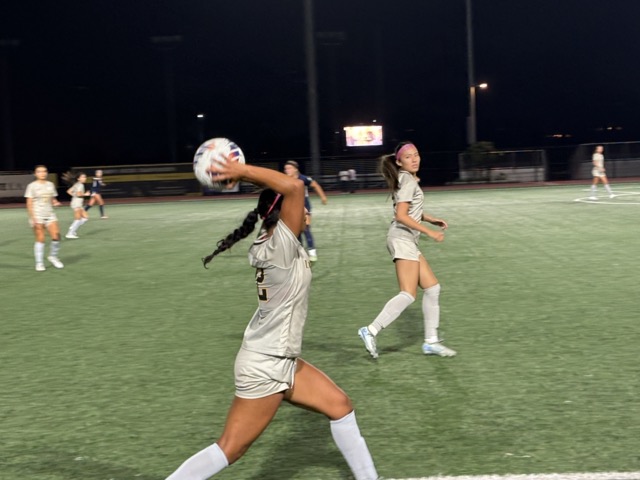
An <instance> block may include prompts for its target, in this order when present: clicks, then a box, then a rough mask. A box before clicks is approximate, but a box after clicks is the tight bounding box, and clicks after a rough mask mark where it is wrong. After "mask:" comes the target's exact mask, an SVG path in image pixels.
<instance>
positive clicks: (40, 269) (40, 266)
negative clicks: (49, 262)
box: [36, 263, 46, 272]
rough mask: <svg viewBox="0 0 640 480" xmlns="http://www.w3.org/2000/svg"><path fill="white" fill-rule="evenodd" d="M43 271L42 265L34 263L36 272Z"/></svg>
mask: <svg viewBox="0 0 640 480" xmlns="http://www.w3.org/2000/svg"><path fill="white" fill-rule="evenodd" d="M45 270H46V268H45V267H44V263H36V272H44V271H45Z"/></svg>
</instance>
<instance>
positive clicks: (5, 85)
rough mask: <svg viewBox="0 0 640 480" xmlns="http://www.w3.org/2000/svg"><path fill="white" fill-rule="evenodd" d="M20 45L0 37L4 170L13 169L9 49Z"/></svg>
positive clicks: (0, 114)
mask: <svg viewBox="0 0 640 480" xmlns="http://www.w3.org/2000/svg"><path fill="white" fill-rule="evenodd" d="M19 45H20V40H18V39H16V38H2V39H0V128H1V131H0V143H2V157H3V158H4V161H3V162H1V165H0V166H2V167H3V168H4V169H5V170H14V169H15V166H16V163H15V158H14V155H13V129H12V126H11V79H10V74H9V63H10V61H9V53H10V52H9V51H10V49H13V48H16V47H18V46H19Z"/></svg>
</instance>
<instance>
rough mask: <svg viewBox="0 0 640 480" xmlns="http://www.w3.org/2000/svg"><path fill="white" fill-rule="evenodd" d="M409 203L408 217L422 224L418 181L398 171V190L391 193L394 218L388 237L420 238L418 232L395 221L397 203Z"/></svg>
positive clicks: (420, 191) (409, 174)
mask: <svg viewBox="0 0 640 480" xmlns="http://www.w3.org/2000/svg"><path fill="white" fill-rule="evenodd" d="M401 202H408V203H409V212H408V213H409V216H410V217H411V218H413V219H414V220H415V221H416V222H418V223H420V222H422V214H423V208H424V192H423V191H422V189H421V188H420V185H419V184H418V180H417V179H416V177H415V176H413V175H412V174H411V173H409V172H407V171H405V170H400V173H399V175H398V189H397V190H396V191H395V192H393V215H394V218H393V220H392V222H391V226H390V227H389V233H388V235H389V236H392V237H407V236H410V237H413V238H414V239H415V240H417V239H418V238H420V231H419V230H414V229H412V228H409V227H407V226H406V225H403V224H402V223H400V222H398V221H397V220H396V219H395V215H396V214H397V213H398V203H401Z"/></svg>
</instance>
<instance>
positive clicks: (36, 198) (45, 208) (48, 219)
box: [24, 165, 64, 272]
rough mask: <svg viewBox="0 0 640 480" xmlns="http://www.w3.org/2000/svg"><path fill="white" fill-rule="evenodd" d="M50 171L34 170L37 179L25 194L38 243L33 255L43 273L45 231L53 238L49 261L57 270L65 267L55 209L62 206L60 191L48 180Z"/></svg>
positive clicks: (39, 270)
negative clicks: (60, 252)
mask: <svg viewBox="0 0 640 480" xmlns="http://www.w3.org/2000/svg"><path fill="white" fill-rule="evenodd" d="M48 175H49V171H48V170H47V167H45V166H44V165H38V166H36V168H35V169H34V176H35V177H36V179H35V180H34V181H33V182H31V183H30V184H29V185H27V189H26V191H25V193H24V196H25V198H26V199H27V214H28V215H29V224H30V225H31V226H32V227H33V233H34V235H35V237H36V242H35V244H34V246H33V254H34V256H35V259H36V270H37V271H38V272H43V271H44V270H45V266H44V250H45V244H44V242H45V230H46V231H47V232H49V236H50V237H51V246H50V249H49V256H48V257H47V260H49V262H51V264H52V265H53V266H54V267H56V268H63V267H64V265H63V264H62V262H61V261H60V259H59V258H58V252H59V251H60V227H59V226H58V217H56V214H55V212H54V211H53V207H54V206H55V207H57V206H59V205H60V202H59V201H58V200H57V198H56V197H57V196H58V191H57V190H56V186H55V185H54V184H53V183H52V182H50V181H49V180H47V176H48Z"/></svg>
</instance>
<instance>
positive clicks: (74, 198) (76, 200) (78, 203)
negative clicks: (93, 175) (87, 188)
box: [69, 182, 84, 209]
mask: <svg viewBox="0 0 640 480" xmlns="http://www.w3.org/2000/svg"><path fill="white" fill-rule="evenodd" d="M69 191H70V193H71V208H74V209H75V208H82V205H83V203H84V198H83V197H84V183H82V182H76V183H74V184H73V186H72V187H71V188H70V189H69Z"/></svg>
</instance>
